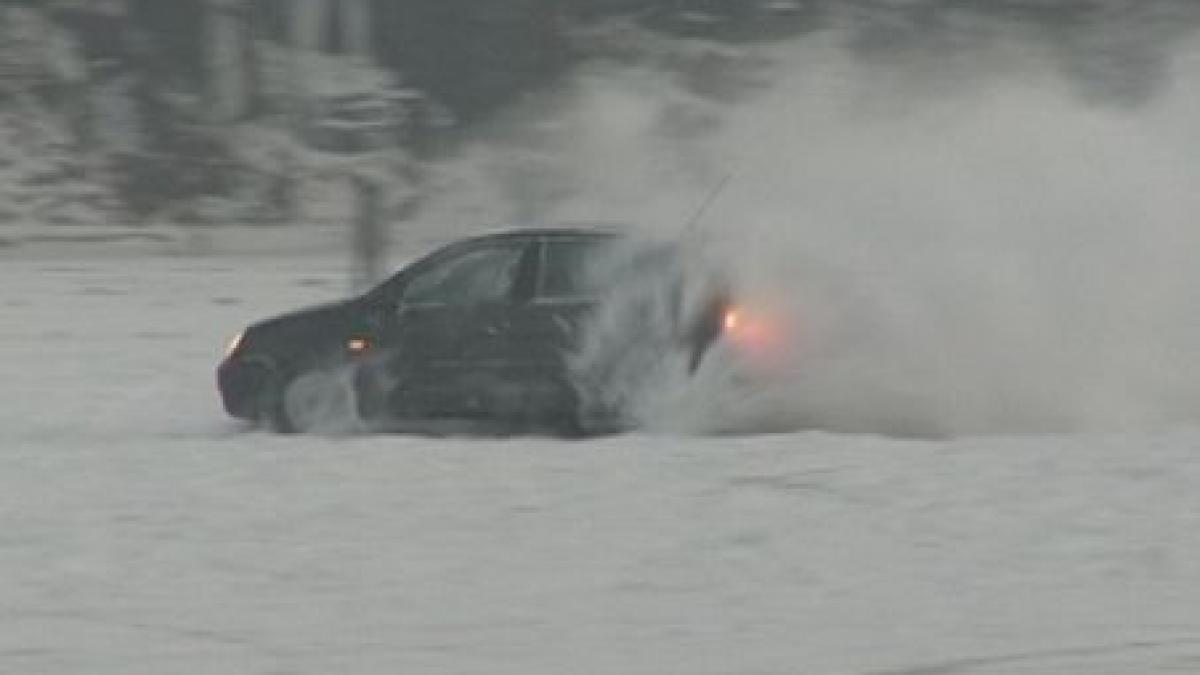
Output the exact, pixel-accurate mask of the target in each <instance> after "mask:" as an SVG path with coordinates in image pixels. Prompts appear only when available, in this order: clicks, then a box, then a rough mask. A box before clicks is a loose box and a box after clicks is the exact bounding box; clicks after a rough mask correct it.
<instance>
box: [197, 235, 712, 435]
mask: <svg viewBox="0 0 1200 675" xmlns="http://www.w3.org/2000/svg"><path fill="white" fill-rule="evenodd" d="M680 258H681V256H680V255H679V253H678V248H677V246H676V245H664V244H655V245H648V244H637V243H634V242H633V240H632V239H631V238H629V237H627V236H625V235H624V234H623V233H622V232H621V231H619V230H614V229H602V228H587V229H565V228H564V229H526V230H516V231H508V232H503V233H499V234H491V235H486V236H481V237H475V238H471V239H466V240H462V241H458V242H455V243H452V244H449V245H447V246H445V247H443V248H441V249H439V250H436V251H434V252H433V253H431V254H429V255H427V256H425V257H424V258H421V259H420V260H418V261H417V262H415V263H413V264H411V265H409V266H408V267H406V268H404V269H403V270H401V271H400V272H398V273H397V274H396V275H395V276H393V277H392V278H390V279H388V280H387V281H385V282H384V283H382V284H380V285H379V286H377V287H376V288H374V289H372V290H370V291H368V292H367V293H365V294H364V295H362V296H360V297H356V298H352V299H350V300H346V301H343V302H338V303H335V304H331V305H325V306H321V307H316V308H312V309H307V310H302V311H299V312H294V313H291V314H287V315H284V316H281V317H278V318H274V319H269V320H267V321H263V322H261V323H258V324H255V325H253V326H251V327H249V328H248V329H246V330H245V331H244V332H243V333H242V334H241V335H239V336H238V337H237V338H236V339H235V340H234V341H233V343H232V344H231V345H230V348H229V351H228V354H227V356H226V358H225V360H224V361H223V362H222V363H221V364H220V366H219V368H218V370H217V381H218V386H219V389H220V392H221V397H222V400H223V403H224V406H225V409H226V410H227V411H228V412H229V413H230V414H231V415H233V416H235V417H239V418H244V419H247V420H254V421H259V422H263V423H266V424H268V425H269V426H270V427H272V428H273V429H275V430H277V431H284V432H288V431H298V430H303V429H304V428H305V427H307V426H309V424H308V421H307V420H306V419H305V417H306V415H305V414H304V411H302V410H299V409H298V406H297V403H296V402H295V401H294V400H293V399H294V398H296V397H295V396H293V395H292V390H293V389H295V388H296V387H297V384H298V383H299V382H300V381H301V380H304V379H308V380H314V377H315V376H320V377H315V381H319V382H322V383H323V384H322V385H320V386H325V387H339V386H340V387H342V388H343V389H346V390H349V391H348V393H349V394H351V395H350V396H347V398H348V399H349V400H352V401H353V404H354V412H355V413H356V414H357V416H358V417H359V418H360V419H362V420H366V421H367V422H369V423H371V425H372V426H373V427H387V426H388V425H389V424H391V423H397V422H400V423H402V422H405V421H413V420H439V419H456V420H462V419H469V420H479V421H488V422H497V423H501V424H503V425H505V427H506V428H516V429H521V430H526V429H530V430H533V429H536V430H551V431H562V432H570V433H579V432H590V431H600V430H608V429H612V428H613V427H614V425H615V424H616V422H615V420H616V419H617V418H618V417H619V415H620V411H618V410H611V409H608V410H606V409H604V408H605V407H609V408H611V407H613V405H615V404H613V405H608V406H605V405H603V404H602V405H599V406H597V405H594V404H593V405H588V406H585V405H584V401H583V398H584V396H583V393H582V392H581V386H586V383H584V382H583V381H582V380H585V379H587V378H588V377H589V376H588V375H587V374H586V373H584V374H581V373H580V371H579V368H577V367H576V364H575V363H573V356H574V355H578V354H579V350H580V347H581V344H582V342H583V341H584V339H585V337H586V335H585V333H586V332H587V331H588V330H590V325H589V321H590V320H591V319H592V318H593V317H595V316H597V314H598V313H601V312H603V311H604V310H605V308H607V307H613V306H616V305H618V304H621V305H623V306H624V307H625V308H626V309H625V315H626V316H628V317H630V318H629V319H627V320H625V321H623V322H621V323H622V324H624V325H620V326H616V327H612V326H610V327H609V328H607V329H606V330H610V331H613V332H616V333H620V334H618V335H614V336H612V340H611V341H612V343H613V347H612V348H609V349H608V350H607V353H608V354H607V355H605V353H606V350H604V349H601V350H596V349H592V350H590V353H591V354H592V356H593V358H592V363H590V364H589V365H587V366H586V367H585V368H584V370H590V371H592V373H593V374H594V375H596V374H598V375H600V376H601V377H602V376H603V371H605V370H606V369H607V368H608V364H605V363H603V362H601V363H596V358H599V359H601V361H603V360H605V359H620V358H622V354H623V353H625V352H626V351H627V350H628V349H633V348H636V347H637V345H638V343H639V342H645V341H646V340H650V339H660V338H654V337H652V336H654V335H658V336H660V337H661V336H662V335H663V334H664V333H666V334H667V339H669V340H670V341H671V345H669V346H670V348H673V349H678V350H681V351H683V352H685V354H686V355H685V361H686V363H687V364H688V367H689V368H691V369H695V367H696V366H697V365H698V364H699V362H700V359H701V358H702V357H703V355H704V352H705V351H706V349H707V348H708V346H709V345H710V344H711V343H712V342H713V341H714V340H715V339H716V338H717V336H718V334H719V333H720V331H721V321H722V312H723V311H724V302H723V299H722V294H720V293H719V292H717V291H716V290H715V288H716V287H715V286H714V287H712V288H713V289H714V290H712V291H711V292H707V295H706V297H705V298H704V299H703V300H701V301H700V302H698V303H692V304H693V305H695V307H696V309H694V310H688V309H687V308H685V307H683V302H684V301H683V298H684V283H685V279H684V272H683V265H681V264H680ZM651 306H654V307H660V308H661V307H667V308H668V309H667V311H666V312H665V315H666V316H667V317H668V318H667V319H666V323H668V324H669V325H668V327H667V330H665V331H663V330H661V329H659V330H651V329H650V328H648V327H647V326H645V325H642V324H643V323H646V322H649V320H650V317H649V316H648V315H646V314H644V312H647V311H651V310H650V307H651ZM608 314H609V315H610V316H611V315H612V314H613V313H612V312H611V311H610V312H608ZM610 323H611V322H610ZM659 323H660V324H661V323H663V322H662V321H659ZM597 355H599V356H598V357H597ZM302 406H303V404H301V407H302ZM585 407H586V408H587V409H586V410H585Z"/></svg>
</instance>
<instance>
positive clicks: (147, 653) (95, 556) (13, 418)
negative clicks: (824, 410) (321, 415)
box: [0, 248, 1200, 675]
mask: <svg viewBox="0 0 1200 675" xmlns="http://www.w3.org/2000/svg"><path fill="white" fill-rule="evenodd" d="M0 254H2V255H3V256H4V257H3V258H0V288H2V289H3V290H2V291H0V305H2V309H0V317H2V319H0V381H2V389H0V392H2V394H0V672H6V673H22V674H34V673H48V674H56V675H57V674H63V673H87V674H88V675H97V674H120V675H132V674H138V673H145V674H156V675H157V674H161V673H189V674H190V673H261V674H267V673H272V674H283V673H513V674H518V673H519V674H522V675H524V674H529V673H605V674H609V673H611V674H621V675H626V674H633V673H648V674H649V673H654V674H660V673H688V674H699V673H730V674H739V675H740V674H751V673H780V674H783V673H806V674H807V673H816V674H826V673H829V674H834V673H845V674H858V675H884V674H891V675H943V674H944V675H957V674H960V673H962V674H971V675H976V674H979V675H983V674H988V675H991V674H998V673H1014V674H1015V673H1021V674H1028V673H1046V674H1054V675H1066V674H1076V673H1078V674H1087V675H1103V674H1110V675H1133V674H1137V675H1149V674H1152V673H1195V672H1200V490H1197V486H1198V485H1200V432H1198V431H1194V430H1188V429H1164V430H1161V431H1156V432H1147V433H1142V434H1119V435H1118V434H1114V435H1062V436H1019V435H1015V436H1007V437H974V438H962V439H956V440H942V441H918V440H896V439H889V438H885V437H878V436H855V435H829V434H821V433H815V432H812V433H794V434H779V435H761V436H733V437H706V438H705V437H683V436H669V435H643V434H635V435H628V436H621V437H614V438H607V439H601V440H595V441H583V442H560V441H555V440H549V439H528V438H516V439H505V440H496V439H473V438H450V439H430V438H421V437H407V436H379V437H332V438H331V437H278V436H273V435H269V434H265V433H261V432H256V431H251V430H247V429H245V428H243V427H241V426H239V425H238V424H236V423H234V422H232V421H230V420H227V419H226V418H225V417H224V416H223V414H222V413H221V411H220V409H219V406H218V403H217V398H216V395H215V391H214V386H213V374H212V369H213V367H214V365H215V363H216V361H217V359H218V358H219V356H220V353H221V350H222V347H223V345H224V343H225V340H226V339H227V338H228V337H229V336H230V335H231V334H232V333H233V332H234V331H236V330H237V329H238V328H240V327H241V326H242V325H244V324H245V323H247V322H248V321H250V320H254V319H257V318H260V317H263V316H266V315H268V314H271V313H273V312H276V311H279V310H282V309H286V308H288V307H291V306H295V305H299V304H305V303H309V302H314V301H317V300H321V299H326V298H330V297H333V296H336V295H338V294H340V293H341V291H342V290H344V287H343V278H344V275H343V269H342V268H343V265H342V263H343V260H342V259H341V258H340V257H337V256H328V257H321V256H301V257H289V258H282V257H272V256H255V255H209V256H201V257H180V256H166V255H150V256H142V255H137V256H134V255H123V254H112V255H106V256H101V257H96V256H88V257H82V256H79V257H71V256H49V255H45V256H43V255H34V256H30V255H25V254H23V253H22V250H21V249H19V248H17V249H12V250H9V251H7V252H0Z"/></svg>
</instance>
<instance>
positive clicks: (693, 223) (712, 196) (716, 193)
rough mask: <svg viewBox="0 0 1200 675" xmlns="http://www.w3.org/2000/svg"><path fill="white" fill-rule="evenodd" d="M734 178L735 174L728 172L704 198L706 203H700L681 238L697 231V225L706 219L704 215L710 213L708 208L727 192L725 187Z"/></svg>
mask: <svg viewBox="0 0 1200 675" xmlns="http://www.w3.org/2000/svg"><path fill="white" fill-rule="evenodd" d="M732 180H733V174H732V173H727V174H725V177H724V178H722V179H721V181H720V182H719V183H717V184H716V185H714V186H713V189H712V190H710V191H709V193H708V197H706V198H705V199H704V203H702V204H701V205H700V208H699V209H696V213H694V214H693V215H692V217H691V218H690V219H689V220H688V221H687V225H685V226H684V227H683V236H681V237H680V238H681V239H682V238H685V237H687V236H688V235H690V234H692V232H694V231H696V229H697V227H699V225H700V222H701V221H702V220H703V219H704V216H705V215H706V214H708V210H709V209H710V208H712V205H713V204H715V203H716V201H717V198H718V197H720V196H721V194H722V193H723V192H725V188H727V187H729V182H730V181H732Z"/></svg>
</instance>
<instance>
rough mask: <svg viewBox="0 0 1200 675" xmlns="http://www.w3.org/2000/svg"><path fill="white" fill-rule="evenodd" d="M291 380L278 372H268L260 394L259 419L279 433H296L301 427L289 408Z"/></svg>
mask: <svg viewBox="0 0 1200 675" xmlns="http://www.w3.org/2000/svg"><path fill="white" fill-rule="evenodd" d="M288 386H289V381H288V380H287V378H284V377H283V376H281V375H279V374H278V373H274V372H272V373H270V374H268V375H267V376H266V377H265V378H264V380H263V385H262V388H261V389H260V390H259V396H258V405H257V408H258V420H259V422H260V423H262V424H264V425H266V427H267V428H268V429H270V430H271V431H274V432H275V433H279V434H295V433H299V431H300V429H299V427H298V426H297V424H296V422H295V420H294V419H292V417H291V415H289V414H288V409H287V389H288Z"/></svg>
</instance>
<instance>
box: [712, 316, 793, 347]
mask: <svg viewBox="0 0 1200 675" xmlns="http://www.w3.org/2000/svg"><path fill="white" fill-rule="evenodd" d="M721 334H722V335H723V336H724V337H725V338H726V339H727V340H729V341H730V342H731V343H733V344H735V345H737V346H739V347H743V348H745V349H748V350H751V351H754V352H770V351H775V350H777V349H778V348H779V347H780V346H782V344H783V341H784V335H783V330H782V328H781V326H780V325H779V322H778V321H774V320H772V319H771V318H769V317H768V316H766V315H765V314H762V313H756V312H751V311H748V310H746V309H744V308H742V307H727V308H725V311H724V313H723V314H722V316H721Z"/></svg>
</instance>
